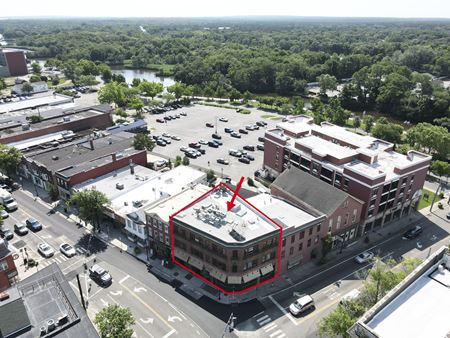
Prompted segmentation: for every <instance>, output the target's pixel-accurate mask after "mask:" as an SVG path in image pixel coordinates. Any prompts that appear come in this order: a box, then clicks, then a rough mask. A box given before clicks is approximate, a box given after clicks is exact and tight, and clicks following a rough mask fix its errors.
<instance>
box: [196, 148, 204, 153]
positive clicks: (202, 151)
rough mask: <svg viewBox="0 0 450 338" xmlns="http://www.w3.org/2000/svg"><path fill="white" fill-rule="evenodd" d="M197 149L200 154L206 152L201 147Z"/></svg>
mask: <svg viewBox="0 0 450 338" xmlns="http://www.w3.org/2000/svg"><path fill="white" fill-rule="evenodd" d="M197 151H198V152H199V153H200V154H202V155H205V153H206V150H205V149H202V148H198V149H197Z"/></svg>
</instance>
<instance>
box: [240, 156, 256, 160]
mask: <svg viewBox="0 0 450 338" xmlns="http://www.w3.org/2000/svg"><path fill="white" fill-rule="evenodd" d="M242 156H243V157H245V158H248V159H249V160H250V161H254V160H255V158H254V157H253V156H252V155H250V154H245V155H242Z"/></svg>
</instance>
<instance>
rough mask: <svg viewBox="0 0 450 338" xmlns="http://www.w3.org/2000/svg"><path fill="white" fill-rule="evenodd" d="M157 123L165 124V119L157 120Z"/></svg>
mask: <svg viewBox="0 0 450 338" xmlns="http://www.w3.org/2000/svg"><path fill="white" fill-rule="evenodd" d="M156 122H158V123H164V119H156Z"/></svg>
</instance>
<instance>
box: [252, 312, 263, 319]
mask: <svg viewBox="0 0 450 338" xmlns="http://www.w3.org/2000/svg"><path fill="white" fill-rule="evenodd" d="M263 313H264V311H261V312H260V313H257V314H256V315H254V316H252V318H255V317H258V316H259V315H262V314H263Z"/></svg>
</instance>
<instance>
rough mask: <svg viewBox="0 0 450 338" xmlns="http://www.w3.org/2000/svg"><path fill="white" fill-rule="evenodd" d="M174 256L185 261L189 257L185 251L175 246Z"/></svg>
mask: <svg viewBox="0 0 450 338" xmlns="http://www.w3.org/2000/svg"><path fill="white" fill-rule="evenodd" d="M175 257H176V258H179V259H181V260H182V261H184V262H187V261H188V259H189V255H188V254H187V253H186V252H184V251H182V250H180V249H177V248H175Z"/></svg>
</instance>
